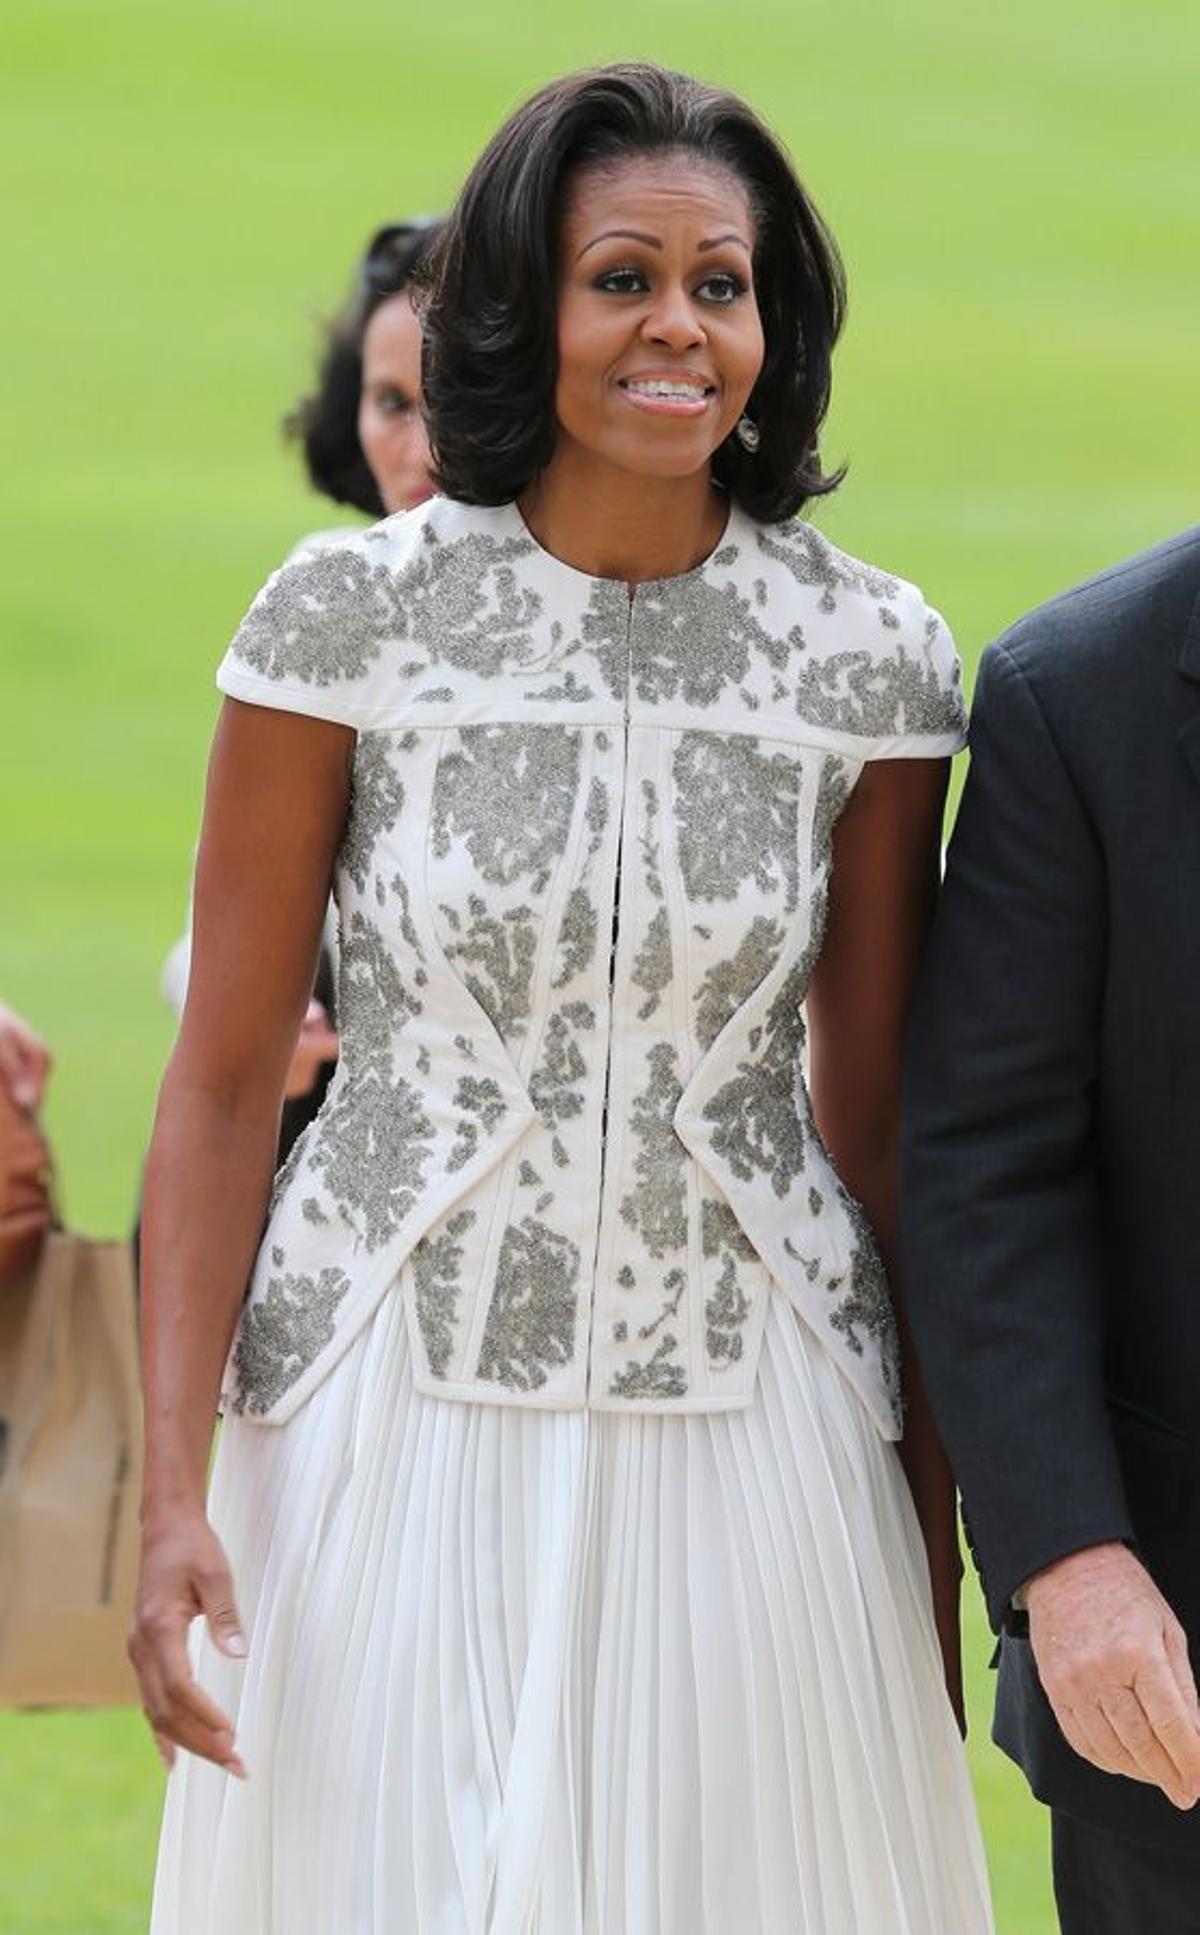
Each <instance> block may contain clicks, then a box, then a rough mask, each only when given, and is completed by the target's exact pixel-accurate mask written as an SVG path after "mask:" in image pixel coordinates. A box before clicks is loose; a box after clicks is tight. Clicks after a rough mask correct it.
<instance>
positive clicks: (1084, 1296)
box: [901, 643, 1132, 1626]
mask: <svg viewBox="0 0 1200 1935" xmlns="http://www.w3.org/2000/svg"><path fill="white" fill-rule="evenodd" d="M971 749H972V757H971V768H970V772H969V774H968V778H967V783H966V788H965V791H964V796H963V802H962V806H961V809H960V812H959V816H958V822H957V825H956V828H955V833H954V838H953V840H952V842H951V848H950V856H949V861H948V866H947V876H946V882H945V886H944V889H943V892H942V896H941V899H940V902H939V907H938V913H937V918H936V920H935V924H934V930H933V934H932V937H931V942H930V948H929V953H928V956H927V960H926V964H925V968H924V971H923V974H922V978H921V984H920V987H919V990H918V995H917V1000H916V1003H915V1007H914V1013H913V1022H912V1029H911V1034H910V1039H909V1054H908V1067H907V1075H906V1084H905V1123H904V1171H903V1188H902V1194H901V1209H902V1243H903V1257H904V1282H905V1296H906V1302H907V1307H908V1310H909V1314H910V1317H911V1321H912V1326H913V1331H914V1335H915V1338H916V1343H917V1350H918V1355H919V1357H920V1360H921V1364H922V1368H923V1371H924V1374H925V1378H926V1382H927V1385H928V1389H929V1393H930V1397H931V1400H932V1402H933V1405H934V1409H935V1411H936V1413H937V1416H938V1419H939V1422H940V1424H941V1427H942V1430H943V1433H944V1436H945V1439H946V1443H947V1446H948V1449H949V1452H950V1457H951V1460H952V1462H953V1464H954V1467H955V1471H956V1475H957V1478H958V1482H959V1485H960V1487H961V1490H962V1494H963V1505H964V1511H965V1514H966V1518H967V1521H968V1525H969V1528H970V1533H971V1538H972V1544H973V1548H974V1551H975V1556H976V1559H977V1561H978V1563H979V1566H980V1570H981V1574H982V1579H983V1586H984V1592H985V1594H986V1597H987V1600H988V1608H989V1612H990V1614H991V1618H992V1621H993V1624H994V1625H997V1626H998V1625H999V1623H1000V1621H1001V1619H1002V1617H1003V1613H1004V1610H1005V1608H1006V1606H1007V1604H1008V1602H1009V1600H1010V1598H1011V1596H1012V1594H1013V1592H1014V1591H1015V1590H1016V1588H1017V1587H1018V1586H1019V1585H1020V1584H1021V1583H1022V1582H1023V1581H1024V1580H1025V1579H1027V1578H1028V1577H1029V1576H1030V1575H1031V1574H1032V1573H1034V1572H1036V1571H1038V1570H1040V1569H1041V1568H1042V1567H1043V1566H1046V1565H1049V1564H1050V1563H1052V1562H1053V1561H1054V1560H1055V1559H1057V1558H1060V1557H1063V1556H1065V1555H1066V1554H1067V1553H1069V1552H1071V1551H1076V1550H1079V1549H1081V1548H1082V1547H1084V1546H1088V1545H1092V1544H1096V1543H1099V1542H1100V1541H1103V1540H1107V1539H1128V1538H1130V1537H1132V1526H1131V1523H1130V1518H1129V1511H1128V1506H1127V1504H1126V1500H1125V1494H1124V1489H1123V1486H1122V1482H1121V1476H1120V1471H1119V1468H1118V1464H1117V1457H1116V1450H1115V1445H1114V1441H1113V1437H1112V1433H1111V1430H1110V1427H1109V1423H1108V1418H1107V1412H1106V1407H1105V1397H1104V1379H1103V1369H1102V1267H1103V1259H1102V1245H1101V1227H1100V1213H1099V1211H1100V1204H1099V1177H1098V1173H1097V1164H1096V1151H1095V1143H1094V1095H1095V1084H1096V1078H1097V1064H1098V1053H1099V1039H1100V1009H1101V1000H1102V992H1103V983H1104V973H1105V953H1106V925H1107V914H1106V895H1105V881H1104V865H1103V855H1102V852H1101V849H1100V846H1099V844H1098V841H1097V838H1096V834H1095V831H1094V828H1093V826H1092V824H1091V822H1090V821H1089V818H1088V815H1087V813H1086V811H1085V809H1084V806H1083V804H1082V802H1081V800H1080V798H1079V795H1078V793H1077V792H1076V789H1075V786H1074V784H1073V782H1072V779H1071V776H1070V773H1069V772H1068V770H1067V767H1066V766H1065V764H1064V762H1063V759H1062V757H1061V754H1060V751H1059V748H1058V745H1057V744H1056V741H1055V738H1054V736H1053V734H1052V732H1051V731H1050V729H1049V726H1048V724H1047V720H1046V717H1045V715H1044V713H1043V710H1042V707H1041V705H1040V704H1039V702H1038V698H1037V696H1036V692H1035V690H1034V688H1033V686H1032V685H1031V684H1030V682H1029V680H1028V678H1027V676H1026V674H1025V672H1024V671H1023V670H1022V668H1021V667H1020V666H1019V665H1018V663H1017V662H1016V660H1015V658H1014V657H1013V656H1012V654H1011V652H1010V651H1009V650H1008V649H1007V647H1006V646H1005V644H1003V643H1001V644H1000V645H997V646H993V647H992V648H991V650H990V651H989V652H988V653H986V654H985V657H984V661H983V665H982V667H981V670H980V677H979V683H978V690H977V695H976V702H975V710H974V714H973V717H972V724H971Z"/></svg>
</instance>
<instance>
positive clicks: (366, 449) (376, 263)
mask: <svg viewBox="0 0 1200 1935" xmlns="http://www.w3.org/2000/svg"><path fill="white" fill-rule="evenodd" d="M441 229H442V224H441V222H440V221H439V220H437V219H436V218H432V217H425V218H418V219H416V220H413V221H408V222H389V223H387V224H386V225H385V226H384V227H383V228H380V229H377V230H376V232H375V234H374V235H373V236H372V237H371V240H370V242H369V243H368V244H367V247H366V249H365V251H364V253H363V256H362V259H361V262H360V264H359V267H358V270H357V273H356V277H355V285H354V289H353V292H352V293H351V295H350V298H349V300H348V301H347V302H346V304H345V305H344V307H343V308H342V309H341V311H340V312H339V313H338V315H337V316H335V317H334V319H333V321H332V322H331V323H329V324H328V325H327V327H326V330H325V341H324V347H323V350H322V354H321V361H320V365H319V368H318V373H317V383H316V388H315V389H314V390H313V391H312V392H311V393H310V394H309V395H307V396H305V397H304V398H302V399H301V401H300V402H299V403H298V404H297V405H296V407H295V409H294V410H292V411H291V412H290V414H289V415H288V416H287V417H286V418H285V420H284V428H285V431H286V433H287V434H288V436H290V437H294V438H295V439H296V440H297V441H298V442H299V443H300V445H301V448H302V450H303V452H304V459H305V464H306V467H307V470H308V474H309V477H310V479H311V481H312V483H313V485H314V487H315V488H316V489H317V490H318V491H320V492H322V493H323V494H324V495H325V496H326V497H329V498H331V499H332V500H333V502H334V503H335V504H348V505H350V506H352V507H353V509H355V510H357V511H361V512H362V513H363V514H364V516H366V517H369V518H371V519H376V518H381V517H387V516H390V515H391V514H392V512H394V511H407V510H411V509H413V508H414V507H415V506H416V505H418V504H423V503H424V502H425V499H426V498H427V497H429V496H430V495H431V493H432V490H433V481H432V470H431V458H430V454H429V442H428V439H427V437H426V433H425V421H424V417H423V415H422V410H421V324H420V319H419V317H418V315H417V310H416V307H415V304H414V301H413V297H414V294H415V292H416V290H417V288H418V286H419V284H420V282H421V280H422V278H423V277H424V275H425V273H426V271H427V269H428V266H429V263H430V260H431V257H432V253H433V249H434V247H435V245H436V242H437V239H438V236H439V235H440V233H441ZM345 535H346V533H345V529H344V527H343V528H339V529H335V530H331V531H326V532H316V533H313V534H312V535H310V536H309V537H306V538H304V539H302V541H301V542H300V543H299V544H298V545H297V546H296V549H295V551H294V552H293V553H292V556H293V557H298V556H300V555H301V553H303V552H305V551H309V550H312V549H313V548H314V547H315V546H320V545H324V544H334V543H338V542H340V541H341V539H343V538H344V537H345ZM191 955H192V927H191V909H190V905H189V913H188V924H187V926H186V928H185V929H184V932H183V933H182V934H181V935H180V937H179V939H178V940H177V941H176V942H175V945H174V946H173V947H172V949H171V951H170V953H169V954H168V955H167V958H166V961H165V963H164V964H163V972H162V991H163V994H164V996H165V998H166V1000H167V1002H168V1003H169V1004H170V1006H171V1008H172V1009H173V1010H174V1012H175V1015H176V1017H179V1016H181V1015H182V1013H183V1004H184V1002H185V1000H186V999H187V987H188V976H189V972H190V967H191ZM336 979H337V932H336V918H335V914H334V910H333V909H331V910H330V914H329V916H328V917H327V919H326V924H325V932H324V934H323V935H322V939H321V949H320V954H319V956H318V960H317V969H316V974H315V977H314V980H313V991H312V996H311V998H310V1000H309V1003H308V1008H307V1011H306V1013H305V1016H304V1019H303V1021H302V1022H301V1024H300V1033H299V1036H298V1038H297V1042H296V1049H295V1053H294V1054H293V1056H292V1061H291V1065H290V1067H289V1069H288V1073H287V1080H286V1084H285V1088H284V1106H283V1114H282V1117H281V1121H280V1130H279V1148H278V1160H279V1162H281V1163H282V1162H283V1161H285V1159H286V1157H287V1155H288V1152H289V1151H290V1149H291V1147H292V1145H293V1143H294V1142H295V1140H296V1138H297V1136H298V1135H299V1134H300V1132H301V1130H302V1129H304V1128H306V1127H307V1125H308V1124H309V1122H311V1121H312V1119H313V1117H314V1116H315V1115H316V1113H317V1110H318V1109H319V1108H320V1106H321V1103H322V1102H323V1101H324V1099H325V1095H326V1091H327V1090H328V1087H329V1081H330V1077H331V1076H332V1074H333V1068H334V1064H335V1063H336V1060H337V1052H338V1042H337V1034H336V1027H335V1022H336Z"/></svg>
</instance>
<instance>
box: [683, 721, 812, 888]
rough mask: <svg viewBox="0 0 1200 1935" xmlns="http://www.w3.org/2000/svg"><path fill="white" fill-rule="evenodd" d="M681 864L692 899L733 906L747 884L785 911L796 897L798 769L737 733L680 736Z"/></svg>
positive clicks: (791, 761) (784, 756) (781, 755)
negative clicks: (777, 898) (778, 896)
mask: <svg viewBox="0 0 1200 1935" xmlns="http://www.w3.org/2000/svg"><path fill="white" fill-rule="evenodd" d="M674 771H675V787H676V817H677V820H678V825H679V859H680V864H681V866H682V868H683V877H684V885H685V887H686V889H687V893H688V897H689V899H691V900H733V899H735V898H736V896H737V894H738V893H739V891H740V890H741V889H742V888H744V886H745V884H746V882H747V881H751V880H752V881H753V882H754V884H755V886H757V887H758V888H759V890H760V891H761V892H762V893H764V894H766V893H778V892H779V890H780V888H781V887H782V888H783V895H784V899H783V904H784V907H785V909H787V910H788V911H790V910H791V909H792V908H794V907H795V905H796V896H797V891H798V879H797V861H798V855H797V850H796V840H797V802H798V799H799V792H800V769H799V766H798V764H797V762H796V760H795V758H794V756H789V755H788V754H787V753H783V752H773V753H763V752H760V751H759V742H758V740H757V739H752V738H750V737H748V736H746V735H743V734H734V735H731V736H728V737H726V736H723V735H720V734H717V733H713V732H686V733H684V734H683V735H682V737H681V739H680V741H679V745H678V746H677V747H676V750H675V761H674Z"/></svg>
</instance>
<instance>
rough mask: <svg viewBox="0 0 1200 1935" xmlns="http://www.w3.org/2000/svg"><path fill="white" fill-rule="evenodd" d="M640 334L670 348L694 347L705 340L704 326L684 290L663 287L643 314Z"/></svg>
mask: <svg viewBox="0 0 1200 1935" xmlns="http://www.w3.org/2000/svg"><path fill="white" fill-rule="evenodd" d="M643 334H644V335H645V336H646V337H647V339H648V340H649V341H651V342H656V343H662V344H663V345H664V346H665V347H666V348H669V349H673V350H680V349H695V348H696V346H697V345H698V344H699V343H703V342H704V341H705V333H704V325H703V323H702V321H701V319H700V316H699V314H698V312H697V310H696V307H695V304H694V303H693V302H692V299H691V297H690V296H689V295H688V292H687V290H686V289H682V288H672V289H664V290H663V292H662V294H661V296H660V297H659V300H658V301H657V302H656V303H655V304H654V307H653V309H652V310H651V311H650V313H649V315H648V316H647V317H646V320H645V323H644V324H643Z"/></svg>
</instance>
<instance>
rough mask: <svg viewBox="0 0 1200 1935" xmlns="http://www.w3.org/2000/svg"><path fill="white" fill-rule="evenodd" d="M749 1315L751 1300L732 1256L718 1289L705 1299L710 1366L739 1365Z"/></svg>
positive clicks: (706, 1339)
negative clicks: (743, 1287) (742, 1284)
mask: <svg viewBox="0 0 1200 1935" xmlns="http://www.w3.org/2000/svg"><path fill="white" fill-rule="evenodd" d="M749 1315H750V1300H749V1298H748V1297H747V1295H746V1293H745V1291H744V1290H743V1289H742V1286H741V1284H740V1283H739V1281H738V1273H737V1264H736V1263H735V1262H734V1260H733V1258H732V1257H731V1256H727V1257H726V1258H725V1261H724V1263H723V1264H722V1265H721V1274H720V1276H719V1277H718V1279H717V1287H716V1289H715V1290H714V1291H713V1293H712V1295H711V1296H710V1297H707V1298H706V1299H705V1303H704V1319H705V1326H706V1328H705V1332H704V1343H705V1349H706V1350H707V1352H708V1358H709V1362H710V1363H711V1364H721V1363H727V1364H736V1363H738V1362H739V1361H740V1359H741V1355H742V1350H743V1337H742V1332H743V1330H744V1329H745V1324H746V1319H747V1317H748V1316H749Z"/></svg>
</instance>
